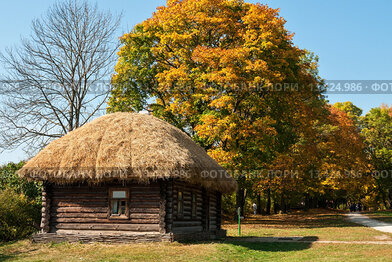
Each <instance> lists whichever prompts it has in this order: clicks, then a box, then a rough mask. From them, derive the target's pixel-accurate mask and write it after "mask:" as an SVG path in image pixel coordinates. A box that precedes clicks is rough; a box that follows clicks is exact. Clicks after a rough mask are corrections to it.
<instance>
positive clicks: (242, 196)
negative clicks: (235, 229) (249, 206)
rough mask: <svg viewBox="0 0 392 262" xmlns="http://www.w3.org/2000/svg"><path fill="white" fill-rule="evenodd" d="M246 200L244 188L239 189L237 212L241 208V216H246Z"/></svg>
mask: <svg viewBox="0 0 392 262" xmlns="http://www.w3.org/2000/svg"><path fill="white" fill-rule="evenodd" d="M245 198H246V190H245V189H244V188H238V190H237V195H236V207H237V210H238V208H239V207H240V208H241V216H244V214H245V213H244V207H245ZM237 210H236V215H235V218H236V219H237V216H238V214H237V212H238V211H237Z"/></svg>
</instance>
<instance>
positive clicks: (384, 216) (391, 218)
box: [365, 210, 392, 224]
mask: <svg viewBox="0 0 392 262" xmlns="http://www.w3.org/2000/svg"><path fill="white" fill-rule="evenodd" d="M365 215H367V216H368V217H370V218H373V219H377V220H379V221H382V222H386V223H391V224H392V210H386V211H373V212H366V213H365Z"/></svg>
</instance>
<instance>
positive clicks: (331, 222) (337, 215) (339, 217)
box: [227, 210, 362, 228]
mask: <svg viewBox="0 0 392 262" xmlns="http://www.w3.org/2000/svg"><path fill="white" fill-rule="evenodd" d="M234 224H236V223H235V222H233V221H230V222H229V223H227V225H234ZM241 224H243V225H247V224H250V225H266V226H276V227H282V228H287V227H299V228H324V227H361V226H362V225H359V224H356V223H353V222H351V221H348V220H346V219H345V217H344V213H343V212H335V211H331V210H317V211H311V212H304V211H301V212H292V213H289V214H284V215H271V216H261V215H257V216H253V215H251V216H249V217H247V218H246V219H244V220H243V221H241Z"/></svg>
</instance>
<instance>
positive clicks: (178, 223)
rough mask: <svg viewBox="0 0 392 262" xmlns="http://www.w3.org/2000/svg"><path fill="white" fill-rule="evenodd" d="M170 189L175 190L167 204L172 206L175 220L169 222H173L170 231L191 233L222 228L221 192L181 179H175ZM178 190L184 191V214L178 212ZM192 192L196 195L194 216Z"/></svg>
mask: <svg viewBox="0 0 392 262" xmlns="http://www.w3.org/2000/svg"><path fill="white" fill-rule="evenodd" d="M170 190H172V191H173V193H172V199H170V200H168V202H167V204H168V206H169V205H170V206H172V208H171V212H172V213H173V214H172V216H171V217H173V220H172V221H170V222H169V223H171V224H172V228H171V231H169V232H173V233H190V232H202V231H216V230H217V229H220V219H221V218H220V194H218V193H217V192H212V191H206V190H205V189H203V188H202V187H200V186H196V185H189V184H187V183H185V182H180V181H174V182H173V186H172V189H171V188H170ZM178 191H181V192H183V208H184V212H183V216H179V214H177V207H178ZM192 194H195V195H196V214H195V216H193V217H192ZM218 199H219V200H218ZM169 202H172V204H169ZM207 212H208V214H207ZM218 213H219V215H218ZM207 219H208V221H207Z"/></svg>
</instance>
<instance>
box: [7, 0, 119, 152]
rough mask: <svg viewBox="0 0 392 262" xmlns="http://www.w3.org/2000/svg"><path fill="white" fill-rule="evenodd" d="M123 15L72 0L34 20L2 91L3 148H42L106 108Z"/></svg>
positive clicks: (11, 55) (11, 56)
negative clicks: (21, 146)
mask: <svg viewBox="0 0 392 262" xmlns="http://www.w3.org/2000/svg"><path fill="white" fill-rule="evenodd" d="M120 17H121V15H118V16H113V15H112V14H110V13H109V12H101V11H99V10H98V8H97V5H94V6H92V5H90V4H89V3H87V2H81V1H78V0H66V1H65V2H60V3H57V4H55V5H53V6H52V7H51V8H50V9H49V10H48V11H47V12H46V14H45V15H44V16H42V17H41V18H38V19H35V20H33V22H32V33H31V35H30V37H29V38H22V40H21V46H20V47H18V48H14V49H7V50H6V52H5V53H3V54H1V55H0V60H1V61H2V62H3V63H4V65H5V67H6V69H7V75H6V76H5V79H6V80H5V82H4V83H3V85H2V86H1V93H0V97H2V101H1V106H0V150H6V149H14V148H16V147H19V146H20V145H27V146H29V147H28V149H30V150H32V149H38V148H40V147H42V146H44V145H46V144H47V143H48V142H49V141H50V140H52V139H54V138H58V137H61V136H63V135H64V134H66V133H68V132H70V131H72V130H74V129H75V128H78V127H80V126H82V125H83V124H85V123H86V122H88V121H89V120H90V119H91V118H92V117H94V116H95V115H97V114H98V113H99V111H100V110H104V108H103V105H104V103H105V101H106V98H107V96H108V94H109V92H110V90H109V89H110V88H108V86H107V85H106V84H107V83H106V82H108V81H105V80H107V79H110V74H111V72H112V71H113V66H114V63H115V59H116V50H117V48H118V46H119V41H118V40H117V38H116V37H115V36H114V34H115V33H116V31H117V29H118V27H119V23H120Z"/></svg>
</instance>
